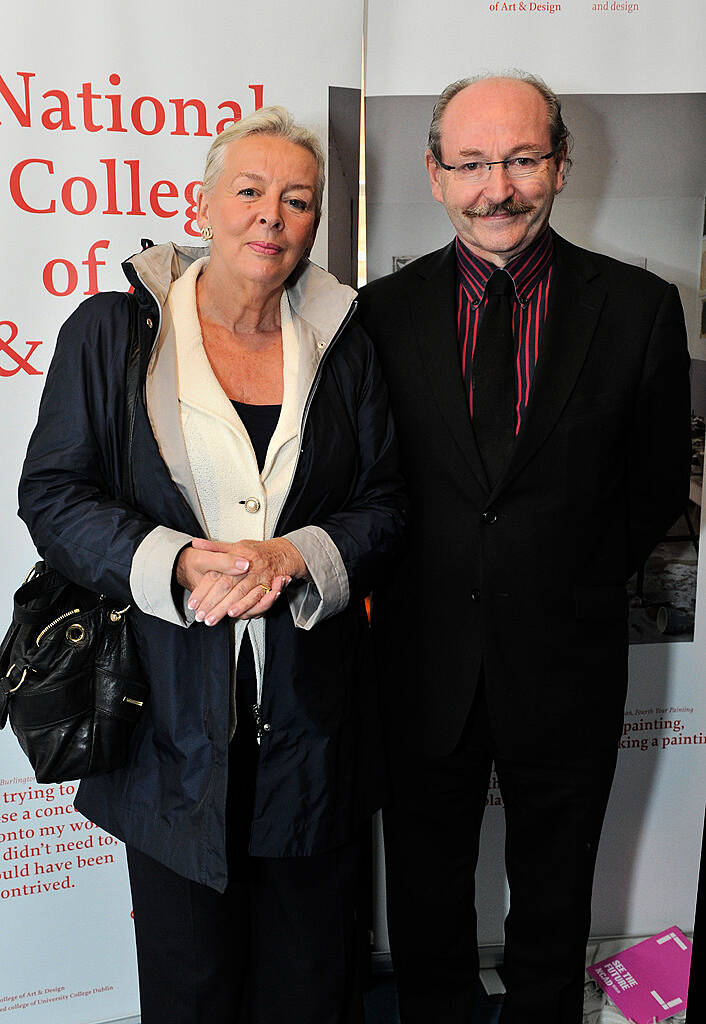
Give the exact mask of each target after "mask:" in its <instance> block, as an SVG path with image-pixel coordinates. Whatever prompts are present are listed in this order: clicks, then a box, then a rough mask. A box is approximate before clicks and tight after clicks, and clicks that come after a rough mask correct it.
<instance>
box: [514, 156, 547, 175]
mask: <svg viewBox="0 0 706 1024" xmlns="http://www.w3.org/2000/svg"><path fill="white" fill-rule="evenodd" d="M541 163H542V159H541V157H540V156H537V155H535V154H534V153H523V154H522V155H521V156H516V157H513V159H512V160H508V161H507V163H506V164H505V166H506V167H507V173H508V175H509V176H510V177H511V178H513V179H516V178H529V176H530V175H531V174H535V173H536V172H537V171H538V170H539V167H540V164H541Z"/></svg>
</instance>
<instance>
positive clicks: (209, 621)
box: [206, 615, 216, 626]
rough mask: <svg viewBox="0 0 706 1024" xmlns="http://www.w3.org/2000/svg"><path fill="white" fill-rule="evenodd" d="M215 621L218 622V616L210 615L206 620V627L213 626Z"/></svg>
mask: <svg viewBox="0 0 706 1024" xmlns="http://www.w3.org/2000/svg"><path fill="white" fill-rule="evenodd" d="M215 621H216V616H215V615H209V616H208V618H207V619H206V625H207V626H212V625H213V624H214V622H215Z"/></svg>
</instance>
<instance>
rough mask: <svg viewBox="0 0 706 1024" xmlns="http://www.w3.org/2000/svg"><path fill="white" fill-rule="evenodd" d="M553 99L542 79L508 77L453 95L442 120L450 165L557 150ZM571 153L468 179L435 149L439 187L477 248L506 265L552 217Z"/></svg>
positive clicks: (434, 178)
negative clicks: (529, 167)
mask: <svg viewBox="0 0 706 1024" xmlns="http://www.w3.org/2000/svg"><path fill="white" fill-rule="evenodd" d="M551 148H552V146H551V141H550V137H549V118H548V113H547V105H546V102H545V101H544V99H543V98H542V96H541V95H540V94H539V93H538V92H537V90H536V89H535V88H534V86H531V85H528V84H527V83H526V82H519V81H514V80H512V79H507V78H490V79H487V80H486V81H482V82H476V83H475V84H474V85H469V86H468V88H466V89H464V90H463V91H462V92H460V93H458V94H457V95H456V96H454V98H453V99H452V100H451V102H450V103H449V105H448V106H447V108H446V110H445V111H444V115H443V117H442V120H441V159H442V160H443V162H444V163H445V164H453V165H456V164H463V163H467V162H469V161H484V160H486V161H491V160H507V159H509V158H510V157H513V156H518V155H520V154H522V153H533V154H540V155H542V154H544V153H548V152H549V151H550V150H551ZM564 159H565V153H564V152H563V151H562V152H560V153H559V154H558V156H556V157H550V158H549V159H548V160H542V161H540V164H539V167H538V169H537V171H536V172H535V173H534V174H533V175H532V176H531V177H528V178H521V179H519V180H513V179H511V178H510V177H509V176H508V174H507V171H506V169H505V168H504V167H503V165H502V164H495V165H494V166H493V167H492V168H491V171H490V174H488V175H487V176H485V177H484V178H483V180H482V181H479V182H469V181H462V180H459V178H458V177H457V176H456V175H455V174H454V172H453V171H445V170H444V169H443V168H442V167H440V166H439V165H438V164H437V162H436V160H435V159H434V157H433V155H432V153H431V151H430V150H427V154H426V163H427V170H428V172H429V179H430V182H431V191H432V195H433V196H434V198H435V199H436V200H437V202H439V203H443V204H444V206H445V207H446V212H447V213H448V215H449V218H450V220H451V223H452V224H453V226H454V227H455V228H456V231H457V233H458V236H459V238H460V239H461V241H462V242H463V243H464V245H466V246H467V247H468V248H469V249H470V250H471V252H474V253H475V254H476V255H478V256H481V257H483V258H484V259H486V260H489V261H490V262H491V263H494V264H495V265H496V266H498V267H503V266H504V265H505V264H506V263H507V262H508V261H509V260H511V259H512V258H513V256H516V255H517V254H518V253H519V252H522V250H523V249H526V248H527V246H528V245H530V244H531V243H532V242H533V241H534V239H535V238H536V237H537V235H539V234H540V232H541V231H542V230H543V228H544V226H545V224H546V223H547V221H548V220H549V214H550V212H551V208H552V203H553V202H554V196H555V195H556V194H557V192H558V191H559V190H560V189H561V185H562V172H563V168H564Z"/></svg>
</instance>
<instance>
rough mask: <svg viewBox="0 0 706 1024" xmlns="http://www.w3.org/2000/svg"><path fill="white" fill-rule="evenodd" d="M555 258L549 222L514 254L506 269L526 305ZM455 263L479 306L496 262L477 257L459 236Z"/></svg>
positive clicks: (465, 287)
mask: <svg viewBox="0 0 706 1024" xmlns="http://www.w3.org/2000/svg"><path fill="white" fill-rule="evenodd" d="M553 259H554V239H553V237H552V232H551V230H550V228H549V225H548V224H547V226H546V227H545V229H544V231H542V233H541V234H540V235H538V236H537V238H535V240H534V241H533V242H532V244H531V245H530V246H528V248H527V249H523V251H522V252H521V253H518V255H517V256H515V257H513V259H511V260H510V262H509V263H508V264H507V266H506V267H505V268H504V269H505V270H506V271H507V273H508V274H509V275H510V277H511V278H512V282H513V284H514V286H515V294H516V295H517V298H518V301H519V303H520V305H522V306H526V305H527V303H528V302H529V299H530V296H531V294H532V292H533V291H534V289H535V288H536V287H537V285H538V284H539V282H540V281H541V280H542V278H543V277H544V275H545V274H546V273H547V271H548V270H549V267H550V265H551V262H552V260H553ZM456 265H457V267H458V276H459V280H460V281H461V283H462V284H463V286H464V289H465V291H466V293H467V295H468V297H469V299H470V300H471V304H472V305H473V306H478V305H479V304H480V302H481V301H482V299H483V295H484V294H485V287H486V285H487V283H488V281H489V280H490V277H491V275H492V274H493V272H494V271H495V270H497V269H498V268H497V267H496V266H495V264H494V263H490V262H489V261H488V260H484V259H483V258H482V257H480V256H476V255H475V253H472V252H471V251H470V249H468V248H467V247H466V246H465V245H464V244H463V242H462V241H461V239H460V238H459V237H458V236H457V237H456Z"/></svg>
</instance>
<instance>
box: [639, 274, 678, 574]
mask: <svg viewBox="0 0 706 1024" xmlns="http://www.w3.org/2000/svg"><path fill="white" fill-rule="evenodd" d="M690 411H691V397H690V384H689V354H688V349H687V341H686V327H685V324H684V313H683V310H682V306H681V302H680V299H679V293H678V291H677V289H676V288H675V286H674V285H669V286H668V288H667V289H666V291H665V294H664V297H663V300H662V303H661V305H660V307H659V310H658V312H657V315H656V317H655V320H654V324H653V326H652V331H651V334H650V338H649V342H648V345H647V350H646V354H645V360H644V364H643V373H642V379H641V381H640V385H639V389H638V394H637V403H636V409H635V419H634V423H633V431H632V438H631V452H630V476H629V491H628V500H629V507H628V524H629V525H628V530H629V533H628V566H627V574H628V576H629V575H631V574H632V573H633V572H634V571H635V569H637V568H638V567H639V566H640V565H642V563H643V562H644V561H645V559H646V558H647V556H648V555H649V554H650V552H651V551H652V549H653V548H654V546H655V544H657V543H658V541H659V540H661V538H662V537H663V536H664V535H665V534H666V532H667V530H668V529H669V527H670V526H671V525H672V523H674V521H675V520H676V519H677V518H678V516H679V515H680V514H681V513H682V512H683V511H684V509H685V507H686V503H687V499H688V496H689V474H690V467H691V425H690Z"/></svg>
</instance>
